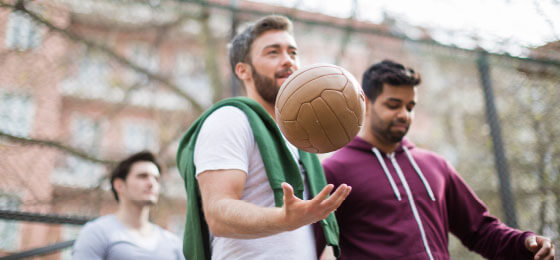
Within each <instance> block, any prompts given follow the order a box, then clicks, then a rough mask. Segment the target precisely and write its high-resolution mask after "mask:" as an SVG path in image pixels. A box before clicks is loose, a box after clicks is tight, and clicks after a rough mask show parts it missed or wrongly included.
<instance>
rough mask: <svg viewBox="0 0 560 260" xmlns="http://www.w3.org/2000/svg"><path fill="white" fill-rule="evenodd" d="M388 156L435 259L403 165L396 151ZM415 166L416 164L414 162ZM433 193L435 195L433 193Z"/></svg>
mask: <svg viewBox="0 0 560 260" xmlns="http://www.w3.org/2000/svg"><path fill="white" fill-rule="evenodd" d="M375 150H377V149H375ZM378 153H379V151H378ZM407 154H408V153H407ZM387 157H388V158H389V159H390V160H391V164H393V168H395V171H396V172H397V175H398V176H399V179H400V180H401V183H402V185H403V187H404V190H405V191H406V195H407V196H408V202H409V203H410V207H411V208H412V214H413V215H414V219H415V220H416V224H418V228H419V229H420V235H421V237H422V242H423V243H424V248H425V250H426V253H428V257H429V258H430V260H433V259H434V257H433V256H432V251H431V250H430V246H429V245H428V239H427V238H426V232H425V231H424V226H423V225H422V220H421V219H420V214H418V209H417V208H416V203H414V196H413V195H412V192H411V191H410V187H409V186H408V182H407V181H406V179H405V177H404V174H403V172H402V170H401V167H400V166H399V164H398V163H397V160H396V159H395V153H391V154H389V155H387ZM409 159H410V158H409ZM381 161H383V164H385V162H384V160H380V162H381ZM411 163H412V161H411ZM413 166H414V164H413ZM415 168H416V167H415ZM384 170H385V169H384ZM422 177H423V176H421V178H422ZM422 180H423V181H425V180H424V179H423V178H422ZM424 185H426V183H424ZM426 187H429V186H426ZM428 193H430V194H431V189H430V190H429V192H428ZM431 195H432V196H433V194H431Z"/></svg>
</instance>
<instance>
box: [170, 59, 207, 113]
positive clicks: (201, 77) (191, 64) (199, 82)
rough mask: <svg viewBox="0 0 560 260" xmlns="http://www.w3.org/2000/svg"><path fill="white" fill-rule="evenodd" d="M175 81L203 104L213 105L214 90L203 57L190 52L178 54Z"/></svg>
mask: <svg viewBox="0 0 560 260" xmlns="http://www.w3.org/2000/svg"><path fill="white" fill-rule="evenodd" d="M173 81H174V82H175V84H177V86H179V87H180V88H181V89H182V90H184V91H186V92H187V93H188V94H189V95H191V96H192V97H194V98H195V99H196V100H197V101H198V102H200V103H201V104H202V105H204V106H210V105H212V102H213V98H212V95H213V91H212V87H211V82H210V78H209V77H208V74H207V73H206V69H205V67H204V59H203V58H202V57H199V56H195V55H191V54H188V53H181V54H179V55H177V57H176V58H175V67H174V70H173Z"/></svg>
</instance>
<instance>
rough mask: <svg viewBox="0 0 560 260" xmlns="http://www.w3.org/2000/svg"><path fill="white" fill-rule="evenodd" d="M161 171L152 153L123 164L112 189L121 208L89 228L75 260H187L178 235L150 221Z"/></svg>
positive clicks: (114, 174) (80, 239) (78, 244)
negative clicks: (151, 208)
mask: <svg viewBox="0 0 560 260" xmlns="http://www.w3.org/2000/svg"><path fill="white" fill-rule="evenodd" d="M159 172H160V165H159V163H158V162H157V160H156V158H155V156H154V155H153V154H152V153H150V152H140V153H137V154H134V155H132V156H130V157H129V158H127V159H125V160H124V161H122V162H120V163H119V165H118V166H117V167H116V168H115V169H114V170H113V172H112V173H111V190H112V191H113V194H114V195H115V199H116V200H117V202H118V203H119V208H118V210H117V212H116V213H115V214H110V215H107V216H103V217H100V218H98V219H96V220H94V221H92V222H89V223H87V224H86V225H85V227H84V228H83V229H82V231H81V232H80V235H79V236H78V239H77V240H76V243H75V244H74V249H73V253H72V259H76V260H84V259H107V260H121V259H123V260H124V259H135V260H143V259H174V260H175V259H176V260H184V259H185V258H184V256H183V252H182V250H181V241H180V240H179V239H178V238H177V236H175V235H174V234H172V233H171V232H169V231H166V230H164V229H162V228H160V227H158V226H157V225H155V224H153V223H150V222H149V220H148V217H149V215H150V207H151V206H153V205H155V204H156V202H157V200H158V196H159V176H160V175H159Z"/></svg>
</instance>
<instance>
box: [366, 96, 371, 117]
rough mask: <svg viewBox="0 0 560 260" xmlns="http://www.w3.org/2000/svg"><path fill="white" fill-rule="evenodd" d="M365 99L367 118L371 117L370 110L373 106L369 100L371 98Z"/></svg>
mask: <svg viewBox="0 0 560 260" xmlns="http://www.w3.org/2000/svg"><path fill="white" fill-rule="evenodd" d="M364 96H365V95H364ZM365 98H366V117H367V116H369V108H370V107H371V106H373V104H372V103H371V99H369V97H367V96H365Z"/></svg>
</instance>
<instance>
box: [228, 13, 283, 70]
mask: <svg viewBox="0 0 560 260" xmlns="http://www.w3.org/2000/svg"><path fill="white" fill-rule="evenodd" d="M272 30H279V31H286V32H288V33H290V34H293V32H292V22H291V21H290V19H288V18H287V17H285V16H280V15H269V16H265V17H263V18H260V19H259V20H257V21H256V22H255V23H254V24H252V25H250V26H249V27H247V28H246V29H245V30H243V32H241V33H240V34H238V35H236V36H235V37H234V38H233V40H232V41H231V43H230V46H229V62H230V65H231V70H232V72H233V74H234V75H235V76H236V77H237V74H235V66H236V65H237V63H240V62H245V63H250V62H251V60H250V55H249V53H251V45H252V44H253V41H254V40H255V39H256V38H257V37H259V36H261V35H262V34H263V33H265V32H268V31H272Z"/></svg>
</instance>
